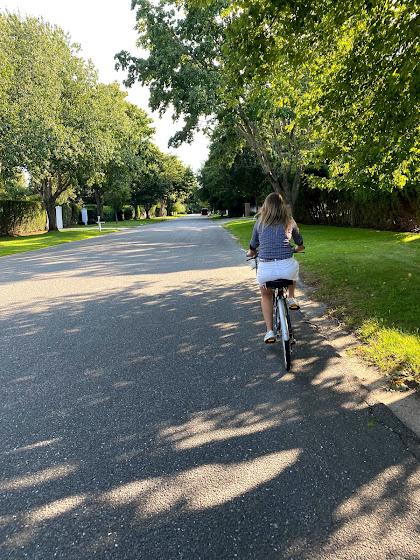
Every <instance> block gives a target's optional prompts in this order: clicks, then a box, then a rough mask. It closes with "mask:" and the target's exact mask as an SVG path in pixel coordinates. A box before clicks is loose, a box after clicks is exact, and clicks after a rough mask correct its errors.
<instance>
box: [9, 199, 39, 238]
mask: <svg viewBox="0 0 420 560" xmlns="http://www.w3.org/2000/svg"><path fill="white" fill-rule="evenodd" d="M46 225H47V214H46V212H45V209H44V207H43V204H42V202H41V201H40V200H2V201H0V235H18V234H20V233H31V232H34V231H44V230H45V229H46Z"/></svg>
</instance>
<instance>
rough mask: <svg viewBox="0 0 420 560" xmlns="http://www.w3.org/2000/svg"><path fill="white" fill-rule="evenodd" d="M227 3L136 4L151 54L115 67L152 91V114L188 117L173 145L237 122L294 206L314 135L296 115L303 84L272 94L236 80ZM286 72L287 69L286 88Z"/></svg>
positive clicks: (126, 57) (122, 56)
mask: <svg viewBox="0 0 420 560" xmlns="http://www.w3.org/2000/svg"><path fill="white" fill-rule="evenodd" d="M227 6H228V3H227V2H225V1H216V2H214V3H212V4H211V5H210V6H204V7H201V6H193V7H191V6H187V5H186V3H182V2H175V0H163V1H162V2H160V3H159V5H154V4H153V3H152V2H150V1H149V0H135V1H133V7H137V21H138V30H139V33H140V39H139V41H140V44H141V46H143V47H144V48H146V49H147V50H148V51H149V53H150V54H149V56H148V58H144V59H139V58H137V57H133V56H131V55H130V54H129V53H128V52H121V53H119V55H117V58H118V60H119V63H118V65H117V66H118V67H121V68H123V69H125V70H127V71H128V77H127V79H126V84H127V85H129V86H130V85H132V84H133V83H134V82H135V81H136V80H139V81H140V82H142V83H143V84H144V85H148V86H149V88H150V92H151V97H150V105H151V108H152V109H154V110H156V109H158V110H159V111H161V112H163V111H165V110H166V109H168V108H169V106H171V105H172V106H173V108H174V119H178V118H179V117H181V115H182V116H183V117H184V120H185V125H184V127H183V129H182V130H180V131H179V132H177V133H176V134H175V135H174V137H173V138H172V139H171V141H170V143H171V144H172V145H174V146H177V145H179V144H180V143H181V142H184V141H186V142H189V141H191V139H192V137H193V134H194V132H195V131H196V130H198V129H200V128H203V127H204V129H206V127H207V124H208V122H207V121H206V119H214V120H216V121H218V122H225V121H230V122H233V123H234V124H236V127H237V131H238V133H239V134H241V135H242V137H243V138H244V139H245V140H246V141H247V143H248V144H249V146H250V147H251V149H253V150H254V151H255V153H256V155H257V157H258V159H259V161H260V163H261V165H262V167H263V169H264V172H265V173H266V176H267V178H268V180H269V181H270V184H271V185H272V188H273V189H274V190H276V191H278V192H282V193H283V194H284V196H285V198H286V199H287V201H288V202H289V203H291V204H293V202H294V200H295V199H296V196H297V191H298V189H299V184H300V175H301V168H302V161H303V157H304V152H302V151H301V144H302V143H305V142H306V143H308V137H307V138H306V139H305V142H303V136H304V135H305V134H306V136H307V129H305V128H301V127H300V125H299V122H298V121H297V119H296V111H295V110H294V105H295V104H296V103H297V102H299V99H300V98H301V96H300V95H299V92H298V90H299V88H300V87H301V86H302V85H304V81H303V80H300V81H297V82H295V83H294V84H290V83H288V84H287V85H286V89H287V91H281V90H279V87H280V83H278V84H277V85H279V87H276V89H275V91H274V89H273V87H272V84H270V87H269V88H265V87H263V86H265V85H266V84H261V83H260V82H258V81H256V80H254V79H247V80H244V79H242V78H241V76H240V75H239V74H238V75H236V76H235V75H232V73H231V72H230V70H229V68H230V66H231V65H232V64H233V59H234V57H235V53H234V52H233V51H229V52H228V51H226V50H225V49H223V45H224V42H225V40H226V29H227V27H228V26H229V25H230V16H224V9H225V8H226V7H227ZM284 64H285V65H286V62H284ZM287 75H288V73H287V69H286V68H285V72H284V74H283V76H282V81H283V83H282V87H283V85H285V84H286V82H287ZM274 83H275V81H273V84H274ZM292 92H294V93H293V96H292ZM261 98H262V99H261ZM273 100H276V102H275V104H274V105H273V104H272V103H270V101H273ZM203 120H204V123H203ZM297 138H300V140H299V141H297ZM305 150H306V148H305ZM296 168H297V170H298V171H297V172H295V171H296ZM292 177H293V178H294V179H293V180H295V181H296V183H295V184H293V180H292Z"/></svg>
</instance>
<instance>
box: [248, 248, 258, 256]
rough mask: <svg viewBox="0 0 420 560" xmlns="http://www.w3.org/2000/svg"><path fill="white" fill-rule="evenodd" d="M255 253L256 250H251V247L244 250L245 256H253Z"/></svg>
mask: <svg viewBox="0 0 420 560" xmlns="http://www.w3.org/2000/svg"><path fill="white" fill-rule="evenodd" d="M256 254H257V251H252V250H251V249H248V251H247V252H246V256H247V257H251V258H252V257H255V255H256Z"/></svg>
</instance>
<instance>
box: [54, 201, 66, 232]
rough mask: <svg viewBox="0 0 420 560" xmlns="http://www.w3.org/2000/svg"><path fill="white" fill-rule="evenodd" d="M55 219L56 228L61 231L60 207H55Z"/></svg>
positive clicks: (61, 213)
mask: <svg viewBox="0 0 420 560" xmlns="http://www.w3.org/2000/svg"><path fill="white" fill-rule="evenodd" d="M55 218H56V220H57V228H58V229H63V227H64V226H63V209H62V208H61V206H56V207H55Z"/></svg>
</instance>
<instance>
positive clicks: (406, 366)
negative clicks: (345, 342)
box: [357, 321, 420, 390]
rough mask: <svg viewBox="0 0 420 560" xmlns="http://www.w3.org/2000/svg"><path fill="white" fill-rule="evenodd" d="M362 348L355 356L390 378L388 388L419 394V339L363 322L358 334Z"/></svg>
mask: <svg viewBox="0 0 420 560" xmlns="http://www.w3.org/2000/svg"><path fill="white" fill-rule="evenodd" d="M358 334H359V336H360V337H361V339H362V340H363V341H364V343H365V344H363V345H362V346H359V347H358V348H357V353H358V354H359V355H361V356H363V357H364V358H365V359H367V360H368V361H369V362H371V363H373V364H374V365H376V366H378V367H379V368H380V369H381V370H382V371H383V372H384V373H385V374H387V375H388V376H389V379H390V382H391V387H392V388H394V389H399V390H407V389H408V388H410V387H415V388H416V389H417V390H420V368H419V364H420V339H419V337H418V336H416V335H414V334H407V333H403V332H401V331H400V330H398V329H395V328H394V329H389V328H385V327H384V326H383V325H381V324H380V323H379V322H377V321H374V322H372V321H371V322H366V323H364V324H363V325H362V327H361V328H360V329H359V330H358Z"/></svg>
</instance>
